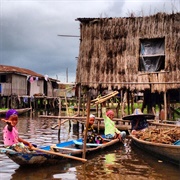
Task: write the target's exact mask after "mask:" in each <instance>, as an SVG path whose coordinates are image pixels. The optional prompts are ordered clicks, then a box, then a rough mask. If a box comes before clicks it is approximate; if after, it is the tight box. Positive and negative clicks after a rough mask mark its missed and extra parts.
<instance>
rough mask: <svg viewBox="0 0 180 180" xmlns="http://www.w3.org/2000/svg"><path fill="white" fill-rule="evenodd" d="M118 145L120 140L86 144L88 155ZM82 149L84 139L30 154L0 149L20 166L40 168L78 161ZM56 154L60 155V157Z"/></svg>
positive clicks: (41, 149) (46, 147) (51, 146)
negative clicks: (41, 166) (73, 160)
mask: <svg viewBox="0 0 180 180" xmlns="http://www.w3.org/2000/svg"><path fill="white" fill-rule="evenodd" d="M117 143H120V141H119V139H113V140H111V141H104V143H103V144H96V143H86V154H87V155H88V154H92V153H94V152H95V151H97V152H99V151H101V150H102V149H105V148H107V147H110V146H113V145H115V144H117ZM82 147H83V141H82V139H78V140H70V141H67V142H62V143H59V144H56V145H50V146H45V147H40V148H38V149H37V150H35V151H34V150H33V151H30V152H28V153H20V152H16V151H14V150H12V149H7V148H0V153H1V154H5V155H7V156H8V157H9V158H10V159H11V160H12V161H14V162H15V163H16V164H18V165H20V166H40V165H50V164H58V163H62V162H64V161H67V160H72V159H75V160H76V157H77V158H78V157H82V153H83V149H82ZM35 149H36V148H35ZM42 151H44V152H42ZM56 153H59V155H57V154H56ZM66 155H67V157H66ZM70 156H72V157H70ZM77 160H78V159H77ZM80 160H81V159H80Z"/></svg>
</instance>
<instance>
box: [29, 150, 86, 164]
mask: <svg viewBox="0 0 180 180" xmlns="http://www.w3.org/2000/svg"><path fill="white" fill-rule="evenodd" d="M31 149H32V150H34V151H39V152H43V153H45V154H52V155H56V156H62V157H65V158H70V159H74V160H78V161H82V162H86V161H87V159H84V158H80V157H75V156H70V155H67V154H62V153H57V152H53V151H48V150H44V149H38V148H35V147H33V148H31Z"/></svg>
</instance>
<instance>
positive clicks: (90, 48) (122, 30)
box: [76, 13, 180, 92]
mask: <svg viewBox="0 0 180 180" xmlns="http://www.w3.org/2000/svg"><path fill="white" fill-rule="evenodd" d="M77 20H79V21H80V22H81V24H80V30H81V34H80V36H81V42H80V49H79V58H78V64H77V73H76V83H81V84H82V85H87V86H89V87H93V88H97V87H98V86H99V84H101V87H102V88H109V89H111V88H112V89H116V88H118V89H121V88H124V87H126V88H129V89H130V90H134V89H137V90H145V89H150V88H151V91H152V92H154V91H158V92H161V91H165V90H168V89H176V88H179V87H180V82H179V79H180V78H179V76H180V75H179V74H180V60H179V54H180V38H179V21H180V13H176V14H165V13H158V14H156V15H152V16H147V17H128V18H78V19H77ZM146 38H147V39H150V38H165V68H164V70H163V71H162V72H155V73H146V72H144V73H143V72H140V71H138V66H139V56H140V55H139V52H140V39H146ZM154 82H155V83H154ZM138 83H139V84H138ZM149 83H150V84H149ZM164 83H166V84H164ZM168 83H169V84H168Z"/></svg>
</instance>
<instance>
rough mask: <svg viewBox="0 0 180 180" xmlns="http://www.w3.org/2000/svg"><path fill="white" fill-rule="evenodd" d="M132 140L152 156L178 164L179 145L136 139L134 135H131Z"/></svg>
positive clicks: (179, 161) (179, 157) (179, 155)
mask: <svg viewBox="0 0 180 180" xmlns="http://www.w3.org/2000/svg"><path fill="white" fill-rule="evenodd" d="M132 142H133V143H134V144H135V145H136V146H137V147H139V148H141V149H142V150H145V151H146V152H149V153H151V154H152V155H153V156H156V157H158V158H160V159H161V160H165V161H169V162H171V163H174V164H176V165H179V166H180V145H178V144H177V145H170V144H161V143H153V142H149V141H144V140H141V139H138V138H136V137H135V136H132Z"/></svg>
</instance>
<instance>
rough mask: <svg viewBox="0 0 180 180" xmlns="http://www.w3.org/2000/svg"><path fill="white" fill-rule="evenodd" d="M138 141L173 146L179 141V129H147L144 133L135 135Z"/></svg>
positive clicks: (140, 132)
mask: <svg viewBox="0 0 180 180" xmlns="http://www.w3.org/2000/svg"><path fill="white" fill-rule="evenodd" d="M135 136H136V137H137V138H138V139H141V140H144V141H149V142H153V143H162V144H174V143H175V142H176V141H178V140H179V139H180V129H179V128H170V129H168V128H163V129H162V128H160V129H157V128H148V129H147V130H146V131H139V132H137V134H136V135H135Z"/></svg>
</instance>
